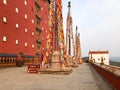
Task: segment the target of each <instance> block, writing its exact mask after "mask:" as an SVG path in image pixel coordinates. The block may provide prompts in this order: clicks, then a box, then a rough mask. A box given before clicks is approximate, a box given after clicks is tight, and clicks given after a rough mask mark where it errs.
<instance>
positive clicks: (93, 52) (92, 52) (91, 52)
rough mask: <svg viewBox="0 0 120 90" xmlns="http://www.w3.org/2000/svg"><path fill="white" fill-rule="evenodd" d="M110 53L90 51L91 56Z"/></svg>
mask: <svg viewBox="0 0 120 90" xmlns="http://www.w3.org/2000/svg"><path fill="white" fill-rule="evenodd" d="M108 53H109V51H89V54H108Z"/></svg>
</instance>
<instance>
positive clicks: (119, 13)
mask: <svg viewBox="0 0 120 90" xmlns="http://www.w3.org/2000/svg"><path fill="white" fill-rule="evenodd" d="M68 1H70V2H71V16H72V17H73V29H74V30H75V26H76V25H77V26H78V32H79V33H80V39H81V49H82V56H88V52H89V50H109V53H110V56H120V0H62V2H63V18H64V19H63V21H64V30H65V28H66V17H67V12H68V8H67V5H68Z"/></svg>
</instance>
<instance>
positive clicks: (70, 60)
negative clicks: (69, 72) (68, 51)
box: [67, 55, 73, 66]
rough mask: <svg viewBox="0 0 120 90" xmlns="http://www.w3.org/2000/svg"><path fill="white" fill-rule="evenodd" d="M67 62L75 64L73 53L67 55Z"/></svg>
mask: <svg viewBox="0 0 120 90" xmlns="http://www.w3.org/2000/svg"><path fill="white" fill-rule="evenodd" d="M67 63H68V64H69V65H70V66H71V65H73V60H72V56H71V55H68V56H67Z"/></svg>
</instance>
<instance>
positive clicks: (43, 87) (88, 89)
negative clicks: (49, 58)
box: [0, 63, 112, 90]
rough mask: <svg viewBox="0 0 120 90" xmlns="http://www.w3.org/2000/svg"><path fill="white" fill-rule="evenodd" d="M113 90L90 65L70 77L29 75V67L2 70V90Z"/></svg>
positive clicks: (0, 71)
mask: <svg viewBox="0 0 120 90" xmlns="http://www.w3.org/2000/svg"><path fill="white" fill-rule="evenodd" d="M100 87H102V90H112V88H111V87H110V86H109V85H108V84H107V83H106V82H105V81H104V80H103V79H102V78H101V77H100V76H99V75H98V74H96V71H95V70H93V69H92V68H91V67H90V66H89V65H88V64H86V63H84V64H80V65H79V67H78V68H73V72H72V73H71V74H69V75H51V74H50V75H49V74H29V73H27V67H25V66H24V67H12V68H5V69H0V90H101V88H100Z"/></svg>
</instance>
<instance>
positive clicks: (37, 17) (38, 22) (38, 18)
mask: <svg viewBox="0 0 120 90" xmlns="http://www.w3.org/2000/svg"><path fill="white" fill-rule="evenodd" d="M40 20H41V19H40V17H39V16H38V15H36V21H37V25H40Z"/></svg>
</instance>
